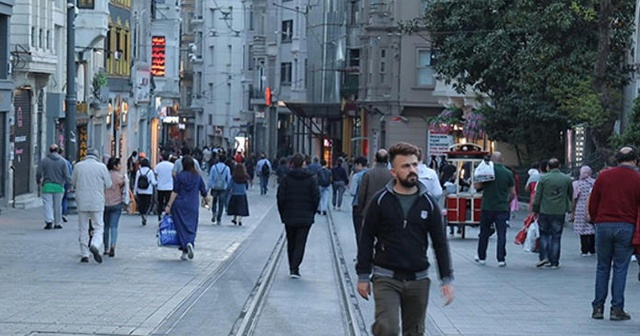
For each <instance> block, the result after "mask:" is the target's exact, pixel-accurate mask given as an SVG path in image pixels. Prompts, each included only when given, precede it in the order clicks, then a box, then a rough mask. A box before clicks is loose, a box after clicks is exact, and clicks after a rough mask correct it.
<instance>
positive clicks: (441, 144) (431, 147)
mask: <svg viewBox="0 0 640 336" xmlns="http://www.w3.org/2000/svg"><path fill="white" fill-rule="evenodd" d="M427 134H428V143H427V148H428V150H427V153H428V157H427V158H429V157H431V156H435V157H438V156H440V155H445V154H444V153H446V152H447V151H449V146H451V145H453V137H452V136H451V135H449V134H447V133H437V132H433V131H428V133H427ZM427 162H428V160H427Z"/></svg>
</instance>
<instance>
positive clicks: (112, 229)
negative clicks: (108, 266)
mask: <svg viewBox="0 0 640 336" xmlns="http://www.w3.org/2000/svg"><path fill="white" fill-rule="evenodd" d="M120 215H122V203H121V204H118V205H112V206H105V207H104V234H103V238H102V241H103V242H104V249H105V250H106V249H108V248H109V247H111V246H116V243H117V242H118V223H119V222H120Z"/></svg>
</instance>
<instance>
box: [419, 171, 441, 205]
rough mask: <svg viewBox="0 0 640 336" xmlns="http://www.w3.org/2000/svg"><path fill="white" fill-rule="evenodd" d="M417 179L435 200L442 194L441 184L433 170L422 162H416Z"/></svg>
mask: <svg viewBox="0 0 640 336" xmlns="http://www.w3.org/2000/svg"><path fill="white" fill-rule="evenodd" d="M418 180H420V182H422V184H424V185H425V187H427V192H428V193H429V195H431V196H432V197H433V198H435V199H436V200H438V199H440V197H441V196H442V186H440V180H439V179H438V174H437V173H436V171H435V170H433V169H431V168H429V167H427V165H426V164H424V163H419V164H418Z"/></svg>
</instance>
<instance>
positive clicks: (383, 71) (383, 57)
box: [379, 49, 387, 83]
mask: <svg viewBox="0 0 640 336" xmlns="http://www.w3.org/2000/svg"><path fill="white" fill-rule="evenodd" d="M379 70H380V83H384V82H385V81H386V80H387V78H386V75H387V49H380V69H379Z"/></svg>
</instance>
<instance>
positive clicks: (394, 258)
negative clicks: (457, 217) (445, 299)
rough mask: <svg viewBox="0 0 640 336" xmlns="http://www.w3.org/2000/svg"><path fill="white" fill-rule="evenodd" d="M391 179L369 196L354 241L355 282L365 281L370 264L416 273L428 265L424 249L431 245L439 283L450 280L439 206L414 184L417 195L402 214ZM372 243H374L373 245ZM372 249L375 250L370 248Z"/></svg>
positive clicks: (450, 274) (368, 274)
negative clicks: (355, 258)
mask: <svg viewBox="0 0 640 336" xmlns="http://www.w3.org/2000/svg"><path fill="white" fill-rule="evenodd" d="M394 184H395V180H392V181H391V182H389V183H388V184H387V185H386V186H385V188H384V189H383V190H381V191H379V192H378V193H376V195H375V196H374V197H373V198H372V200H371V203H370V204H369V208H368V209H367V213H366V215H365V218H364V223H363V226H362V232H361V234H360V240H359V242H358V263H357V264H356V271H357V273H358V279H359V281H368V280H369V276H370V274H371V271H372V269H373V266H374V265H375V266H379V267H382V268H384V269H387V270H390V271H393V272H398V273H403V274H407V273H418V272H424V271H426V270H427V268H429V260H428V258H427V249H428V247H429V240H428V238H427V236H428V237H429V238H431V243H432V244H433V250H434V252H435V256H436V260H437V262H438V273H439V275H440V280H441V281H442V283H443V284H448V283H450V282H451V281H452V280H453V269H452V267H451V256H450V254H449V242H448V240H447V235H446V230H445V227H444V225H443V223H442V215H441V213H440V208H439V207H438V205H437V204H436V202H435V201H434V200H433V199H432V198H431V196H429V195H428V194H427V189H426V187H425V186H424V185H422V183H418V188H419V191H418V198H417V199H416V201H415V203H413V205H412V206H411V208H410V209H409V213H408V215H407V217H406V218H405V217H404V213H403V211H402V206H401V205H400V201H399V200H398V197H397V196H396V195H395V193H394V192H393V186H394ZM374 242H375V246H374ZM374 249H375V251H374Z"/></svg>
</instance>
